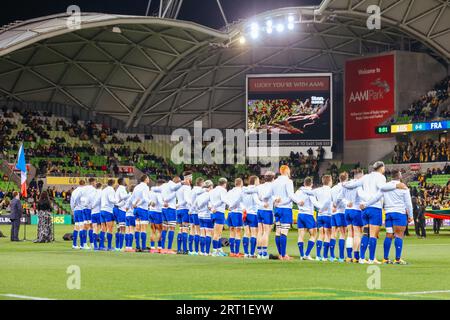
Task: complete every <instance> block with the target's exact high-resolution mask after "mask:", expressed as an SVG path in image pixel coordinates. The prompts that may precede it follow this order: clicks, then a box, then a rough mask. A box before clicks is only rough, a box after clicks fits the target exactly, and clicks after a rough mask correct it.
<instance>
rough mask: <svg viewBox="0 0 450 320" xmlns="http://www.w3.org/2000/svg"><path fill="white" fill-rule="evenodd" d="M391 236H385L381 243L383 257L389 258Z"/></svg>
mask: <svg viewBox="0 0 450 320" xmlns="http://www.w3.org/2000/svg"><path fill="white" fill-rule="evenodd" d="M391 244H392V238H388V237H386V238H385V239H384V243H383V249H384V256H383V258H384V259H386V260H389V251H390V250H391Z"/></svg>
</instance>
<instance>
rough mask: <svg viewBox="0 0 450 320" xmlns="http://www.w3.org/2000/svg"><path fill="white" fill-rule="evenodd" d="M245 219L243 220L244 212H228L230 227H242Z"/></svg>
mask: <svg viewBox="0 0 450 320" xmlns="http://www.w3.org/2000/svg"><path fill="white" fill-rule="evenodd" d="M243 225H244V221H243V220H242V212H230V213H228V226H229V227H234V228H238V227H242V226H243Z"/></svg>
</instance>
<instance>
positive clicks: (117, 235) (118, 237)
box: [115, 232, 120, 249]
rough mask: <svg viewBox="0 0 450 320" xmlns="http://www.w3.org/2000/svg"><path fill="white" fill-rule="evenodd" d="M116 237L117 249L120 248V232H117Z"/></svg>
mask: <svg viewBox="0 0 450 320" xmlns="http://www.w3.org/2000/svg"><path fill="white" fill-rule="evenodd" d="M115 239H116V249H119V248H120V232H116V234H115Z"/></svg>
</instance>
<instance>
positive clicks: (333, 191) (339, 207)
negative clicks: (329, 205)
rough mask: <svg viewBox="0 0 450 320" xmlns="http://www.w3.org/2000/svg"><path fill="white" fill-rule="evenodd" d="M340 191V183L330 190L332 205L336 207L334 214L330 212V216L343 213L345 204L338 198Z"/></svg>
mask: <svg viewBox="0 0 450 320" xmlns="http://www.w3.org/2000/svg"><path fill="white" fill-rule="evenodd" d="M342 189H343V187H342V183H338V184H337V185H335V186H334V187H333V188H331V198H332V201H333V205H334V206H335V207H336V212H332V215H334V214H338V213H344V212H345V203H344V202H343V201H342V199H340V198H339V195H340V194H341V192H342Z"/></svg>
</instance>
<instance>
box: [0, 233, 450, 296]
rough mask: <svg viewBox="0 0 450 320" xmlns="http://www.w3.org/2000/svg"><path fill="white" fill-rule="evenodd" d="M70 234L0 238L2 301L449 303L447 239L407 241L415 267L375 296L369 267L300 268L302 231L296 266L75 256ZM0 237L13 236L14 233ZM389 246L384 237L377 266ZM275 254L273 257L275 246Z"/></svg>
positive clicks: (398, 269)
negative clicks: (75, 279) (38, 240)
mask: <svg viewBox="0 0 450 320" xmlns="http://www.w3.org/2000/svg"><path fill="white" fill-rule="evenodd" d="M71 229H72V228H71V226H57V227H56V238H57V242H56V243H50V244H35V243H32V242H31V241H28V242H19V243H11V242H10V241H9V238H0V274H1V275H0V299H11V297H7V296H5V294H15V295H24V296H31V297H42V298H51V299H233V300H234V299H352V300H355V299H450V272H449V271H450V267H449V266H450V255H449V254H448V252H449V250H450V233H448V231H444V232H443V233H441V234H440V235H438V236H435V235H431V234H430V236H429V237H428V239H426V240H419V239H416V238H415V237H413V236H411V237H407V238H406V241H405V247H404V258H405V260H406V261H408V262H409V265H406V266H397V265H382V266H380V270H381V289H379V290H369V289H368V287H367V280H368V278H369V277H370V276H371V274H369V273H368V272H367V271H368V266H367V265H359V264H339V263H330V262H316V261H300V260H299V259H298V255H299V254H298V249H297V236H296V231H291V232H290V236H289V240H288V253H289V254H291V255H292V256H293V257H294V258H295V260H293V261H289V262H283V261H276V260H244V259H236V258H228V257H225V258H219V257H217V258H215V257H192V256H179V255H157V254H148V253H122V252H92V251H79V250H77V251H75V250H72V249H71V245H72V243H71V242H69V241H63V240H62V235H63V234H64V233H66V232H70V231H71ZM0 230H1V231H2V232H3V233H4V234H6V235H7V236H9V226H4V225H3V226H0ZM35 232H36V227H35V226H27V238H28V239H34V237H35V234H36V233H35ZM20 237H21V238H22V237H23V226H22V227H21V231H20ZM382 239H384V234H381V237H380V240H379V241H378V246H377V248H378V252H377V257H378V258H381V252H382V246H383V242H382ZM270 246H271V247H270V250H271V252H272V253H273V252H274V251H275V250H276V249H275V244H274V241H273V238H272V239H271V242H270ZM393 250H394V247H393V246H392V248H391V257H392V254H393ZM226 251H227V252H228V248H226ZM336 252H337V251H336ZM314 255H315V249H314V250H313V256H314ZM70 265H77V266H79V267H80V268H81V289H80V290H76V289H75V290H69V289H67V286H66V282H67V279H68V277H69V275H68V274H67V273H66V270H67V267H68V266H70ZM430 291H431V293H430ZM436 291H444V292H436ZM445 291H446V292H445Z"/></svg>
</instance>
